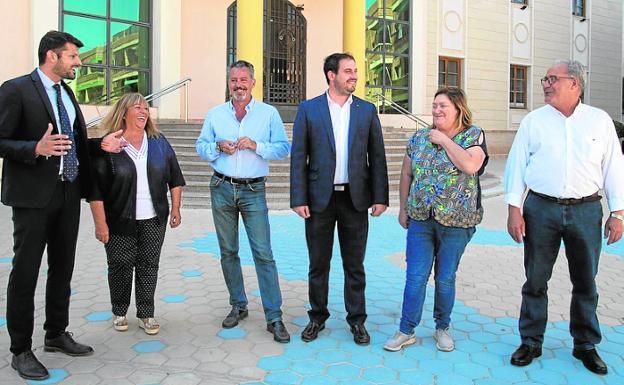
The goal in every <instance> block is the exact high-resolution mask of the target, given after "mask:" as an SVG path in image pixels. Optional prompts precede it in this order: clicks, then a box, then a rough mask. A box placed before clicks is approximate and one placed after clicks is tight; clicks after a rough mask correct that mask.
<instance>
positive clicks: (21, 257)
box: [6, 180, 80, 354]
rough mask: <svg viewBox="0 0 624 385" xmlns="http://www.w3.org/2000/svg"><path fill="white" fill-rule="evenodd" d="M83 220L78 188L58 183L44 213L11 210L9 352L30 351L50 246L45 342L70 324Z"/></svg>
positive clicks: (41, 211)
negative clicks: (40, 278) (41, 277)
mask: <svg viewBox="0 0 624 385" xmlns="http://www.w3.org/2000/svg"><path fill="white" fill-rule="evenodd" d="M79 221H80V183H79V181H78V180H75V181H74V182H61V181H59V182H58V183H57V184H56V187H55V190H54V194H53V195H52V199H51V200H50V202H49V203H48V205H47V206H46V207H44V208H40V209H33V208H19V207H14V208H13V227H14V230H13V242H14V245H13V252H14V257H13V269H12V270H11V274H10V276H9V284H8V288H7V305H6V306H7V329H8V332H9V336H10V337H11V348H10V350H11V352H12V353H13V354H19V353H21V352H23V351H26V350H29V349H31V347H32V333H33V328H34V309H35V304H34V297H35V289H36V287H37V278H38V276H39V267H40V266H41V258H42V256H43V250H44V249H45V247H46V245H47V251H48V277H47V283H46V297H45V303H46V308H45V314H46V318H45V323H44V325H43V328H44V329H45V330H46V338H54V337H56V336H58V335H59V334H60V333H61V332H63V331H65V328H66V327H67V325H68V323H69V296H70V292H71V288H70V281H71V278H72V272H73V270H74V258H75V255H76V239H77V237H78V223H79Z"/></svg>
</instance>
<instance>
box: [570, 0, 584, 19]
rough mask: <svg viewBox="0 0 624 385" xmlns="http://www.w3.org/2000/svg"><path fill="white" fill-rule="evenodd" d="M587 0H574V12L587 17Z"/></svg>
mask: <svg viewBox="0 0 624 385" xmlns="http://www.w3.org/2000/svg"><path fill="white" fill-rule="evenodd" d="M585 3H586V1H585V0H572V14H573V15H576V16H580V17H585Z"/></svg>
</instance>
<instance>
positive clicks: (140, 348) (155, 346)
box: [132, 341, 167, 353]
mask: <svg viewBox="0 0 624 385" xmlns="http://www.w3.org/2000/svg"><path fill="white" fill-rule="evenodd" d="M166 347H167V345H166V344H164V343H163V342H161V341H143V342H139V343H137V344H135V345H134V346H133V347H132V350H134V351H135V352H137V353H158V352H159V351H161V350H163V349H164V348H166Z"/></svg>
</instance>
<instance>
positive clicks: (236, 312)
mask: <svg viewBox="0 0 624 385" xmlns="http://www.w3.org/2000/svg"><path fill="white" fill-rule="evenodd" d="M248 315H249V311H247V308H245V309H241V308H240V307H238V306H232V310H230V312H229V313H228V315H226V316H225V319H224V320H223V322H221V326H223V327H224V328H226V329H231V328H233V327H234V326H236V325H238V321H240V320H242V319H244V318H247V316H248Z"/></svg>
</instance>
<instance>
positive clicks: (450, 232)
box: [384, 88, 488, 352]
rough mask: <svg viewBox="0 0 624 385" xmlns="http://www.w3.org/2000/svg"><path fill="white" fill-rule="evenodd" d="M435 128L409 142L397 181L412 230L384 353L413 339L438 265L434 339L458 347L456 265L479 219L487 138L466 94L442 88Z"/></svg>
mask: <svg viewBox="0 0 624 385" xmlns="http://www.w3.org/2000/svg"><path fill="white" fill-rule="evenodd" d="M431 114H432V115H433V124H432V126H431V127H429V128H426V129H421V130H417V131H416V132H415V133H414V135H413V136H412V137H411V138H410V140H409V142H408V144H407V153H406V154H405V157H404V159H403V167H402V169H401V182H400V187H399V189H400V190H399V191H400V200H401V206H400V209H399V223H400V224H401V226H403V227H404V228H406V229H407V250H406V260H407V272H406V282H405V291H404V294H403V309H402V316H401V323H400V327H399V331H398V332H396V334H395V335H394V336H393V337H391V338H390V339H388V341H387V342H386V343H385V345H384V348H385V349H386V350H390V351H399V350H401V349H402V348H403V347H404V346H407V345H411V344H413V343H415V342H416V337H415V334H414V328H415V327H416V326H417V325H418V324H419V323H420V320H421V316H422V310H423V304H424V302H425V291H426V286H427V280H428V278H429V275H430V274H431V269H432V267H433V265H434V264H435V302H434V309H433V316H434V318H435V324H436V331H435V334H434V336H433V337H434V339H435V341H436V346H437V348H438V349H439V350H441V351H446V352H448V351H451V350H453V349H454V348H455V343H454V341H453V338H452V337H451V335H450V333H449V324H450V321H451V311H452V310H453V305H454V303H455V273H456V271H457V267H458V266H459V260H460V258H461V256H462V254H463V252H464V249H465V248H466V245H467V244H468V241H470V238H472V235H473V234H474V232H475V226H476V225H477V224H478V223H479V222H481V218H482V216H483V208H482V207H481V188H480V186H479V175H481V174H482V173H483V169H484V167H485V165H486V164H487V159H488V156H487V149H486V146H485V134H484V133H483V130H481V128H479V127H477V126H474V125H473V124H472V116H471V115H472V114H471V112H470V110H469V109H468V105H467V102H466V95H465V94H464V92H463V91H462V90H461V89H459V88H441V89H439V90H438V91H437V92H436V94H435V98H434V101H433V105H432V108H431Z"/></svg>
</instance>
